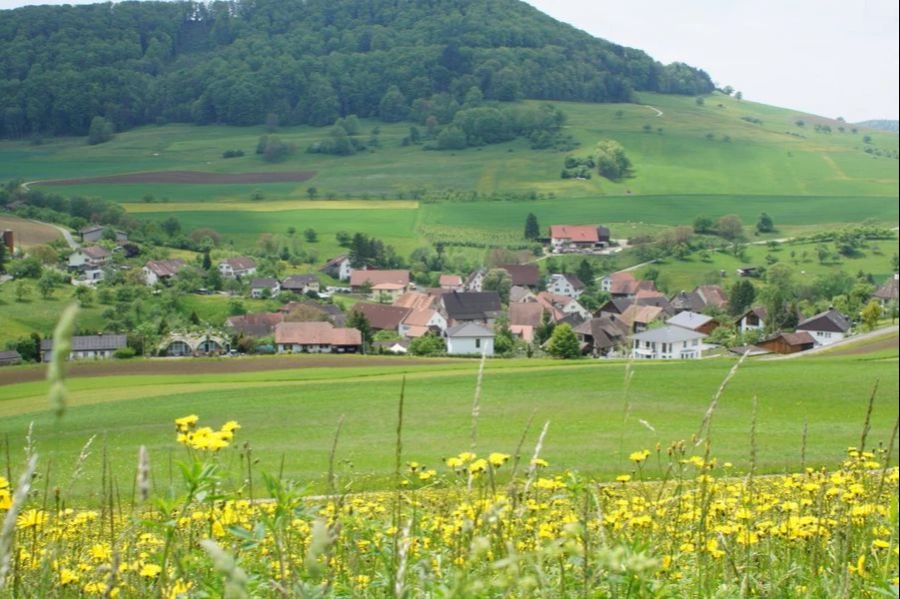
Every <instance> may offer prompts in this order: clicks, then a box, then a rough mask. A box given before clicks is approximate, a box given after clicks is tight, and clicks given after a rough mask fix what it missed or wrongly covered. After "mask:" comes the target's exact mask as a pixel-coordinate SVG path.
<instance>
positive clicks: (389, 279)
mask: <svg viewBox="0 0 900 599" xmlns="http://www.w3.org/2000/svg"><path fill="white" fill-rule="evenodd" d="M350 288H351V289H352V290H353V293H360V292H362V291H363V290H365V289H367V288H368V290H369V291H370V295H371V298H372V299H376V300H378V299H381V298H382V297H388V298H390V299H391V301H393V300H395V299H397V298H398V297H400V296H401V295H402V294H404V293H406V292H407V291H409V271H408V270H354V271H353V272H352V273H351V274H350Z"/></svg>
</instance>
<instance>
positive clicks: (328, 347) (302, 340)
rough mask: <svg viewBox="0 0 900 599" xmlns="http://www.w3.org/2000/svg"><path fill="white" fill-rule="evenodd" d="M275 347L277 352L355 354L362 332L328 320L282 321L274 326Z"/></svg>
mask: <svg viewBox="0 0 900 599" xmlns="http://www.w3.org/2000/svg"><path fill="white" fill-rule="evenodd" d="M275 347H276V348H277V349H278V353H285V352H293V353H299V352H302V353H326V354H327V353H338V354H345V353H349V354H355V353H357V352H359V351H361V350H362V334H361V333H360V332H359V331H358V330H357V329H348V328H335V327H334V325H332V324H331V323H330V322H283V323H281V324H279V325H277V326H276V327H275Z"/></svg>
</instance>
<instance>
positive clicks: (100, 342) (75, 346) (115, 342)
mask: <svg viewBox="0 0 900 599" xmlns="http://www.w3.org/2000/svg"><path fill="white" fill-rule="evenodd" d="M126 345H128V336H127V335H119V334H116V333H100V334H97V335H75V336H74V337H72V351H106V350H116V349H120V348H123V347H125V346H126ZM52 349H53V339H44V340H43V341H41V351H50V350H52Z"/></svg>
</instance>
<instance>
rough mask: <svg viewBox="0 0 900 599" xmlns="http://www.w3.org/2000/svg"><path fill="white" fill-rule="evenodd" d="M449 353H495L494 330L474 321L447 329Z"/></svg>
mask: <svg viewBox="0 0 900 599" xmlns="http://www.w3.org/2000/svg"><path fill="white" fill-rule="evenodd" d="M447 353H448V354H450V355H471V354H477V355H484V356H493V355H494V332H493V331H492V330H491V329H488V328H486V327H483V326H481V325H480V324H477V323H474V322H464V323H460V324H457V325H455V326H452V327H450V328H449V329H447Z"/></svg>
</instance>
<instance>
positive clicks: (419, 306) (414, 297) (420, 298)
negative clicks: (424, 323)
mask: <svg viewBox="0 0 900 599" xmlns="http://www.w3.org/2000/svg"><path fill="white" fill-rule="evenodd" d="M434 300H435V296H434V295H428V294H427V293H422V292H421V291H407V292H406V293H404V294H403V295H401V296H400V297H398V298H397V299H395V300H394V303H393V305H394V306H398V307H400V308H410V309H411V310H425V309H427V308H430V307H431V306H433V305H434Z"/></svg>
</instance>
